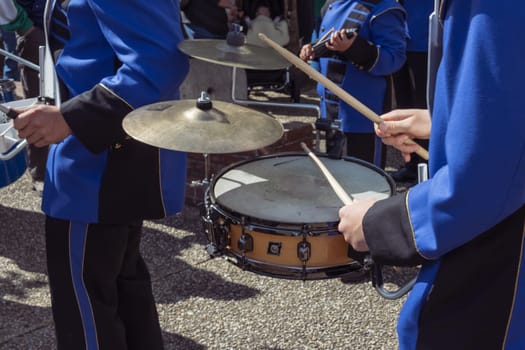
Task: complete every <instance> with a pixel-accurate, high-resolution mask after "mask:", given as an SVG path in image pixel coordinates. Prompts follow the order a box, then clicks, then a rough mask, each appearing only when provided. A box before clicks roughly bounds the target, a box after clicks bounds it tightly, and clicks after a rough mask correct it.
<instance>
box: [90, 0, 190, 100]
mask: <svg viewBox="0 0 525 350" xmlns="http://www.w3.org/2000/svg"><path fill="white" fill-rule="evenodd" d="M88 3H89V6H90V7H91V9H92V10H93V12H94V14H95V16H96V18H97V21H98V23H99V25H100V27H101V29H102V32H103V33H104V36H105V37H106V39H107V41H108V42H109V45H111V47H112V48H113V50H114V52H115V55H116V57H117V59H118V61H119V63H120V64H121V65H120V67H119V68H118V70H117V71H116V73H115V75H113V76H108V77H105V78H104V79H103V80H102V81H101V83H102V84H103V85H104V86H106V87H107V88H108V89H110V90H111V91H113V92H114V93H116V94H117V95H118V96H120V97H121V98H123V99H124V100H125V101H128V103H130V104H131V105H132V106H133V107H134V108H136V107H138V106H141V105H144V104H150V103H153V102H157V101H159V100H170V99H174V98H175V97H178V87H179V85H180V84H181V83H182V81H183V79H184V78H185V76H186V73H187V70H188V58H187V56H186V55H184V54H183V53H182V52H181V51H179V50H178V47H177V45H178V43H179V42H180V41H181V40H183V36H182V30H181V23H180V10H179V2H178V1H177V0H157V1H155V2H147V1H126V0H112V1H107V0H88ZM117 14H118V15H117ZM144 91H148V93H144Z"/></svg>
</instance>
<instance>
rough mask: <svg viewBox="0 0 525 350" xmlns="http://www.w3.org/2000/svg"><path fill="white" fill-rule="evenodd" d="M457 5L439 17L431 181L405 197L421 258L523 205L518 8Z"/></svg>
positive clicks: (485, 2) (524, 142)
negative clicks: (440, 38) (441, 19)
mask: <svg viewBox="0 0 525 350" xmlns="http://www.w3.org/2000/svg"><path fill="white" fill-rule="evenodd" d="M458 3H462V2H456V1H452V2H450V8H449V9H448V11H449V12H448V13H454V16H449V17H447V16H446V13H445V17H444V28H445V31H444V36H443V38H444V43H445V45H444V54H443V58H442V61H441V66H440V68H439V71H438V76H437V85H436V95H435V101H436V102H435V108H434V110H433V113H432V115H433V126H432V134H431V138H430V170H431V179H430V180H429V181H427V182H425V183H423V184H420V185H418V186H415V187H414V188H413V189H412V190H411V191H410V193H409V195H408V211H409V216H410V221H411V223H412V227H413V234H414V237H415V242H416V245H417V249H418V251H419V252H420V253H421V254H422V255H423V256H425V257H429V258H435V257H439V256H442V255H443V254H445V253H447V252H448V251H450V250H452V249H454V248H457V247H459V246H461V245H462V244H464V243H466V242H468V241H470V240H472V239H473V238H475V237H476V236H478V235H480V234H481V233H483V232H484V231H486V230H488V229H489V228H491V227H493V226H494V225H496V224H497V223H498V222H500V221H502V220H503V219H504V218H505V217H507V216H509V215H510V214H512V213H513V212H514V211H516V210H517V209H518V208H520V207H521V206H522V205H523V204H524V203H525V115H524V108H523V102H522V101H523V97H522V93H521V88H522V87H523V83H524V81H525V70H524V69H522V65H523V57H525V41H523V40H519V39H517V38H520V37H521V36H520V33H523V32H524V29H523V26H522V21H523V18H522V17H523V12H524V11H523V10H525V5H524V3H521V2H520V3H515V2H511V1H510V0H509V1H503V4H502V3H501V2H493V1H490V0H482V1H476V2H474V3H470V4H469V5H465V4H460V5H458ZM511 4H512V6H511ZM506 5H508V6H506ZM509 8H512V11H508V9H509Z"/></svg>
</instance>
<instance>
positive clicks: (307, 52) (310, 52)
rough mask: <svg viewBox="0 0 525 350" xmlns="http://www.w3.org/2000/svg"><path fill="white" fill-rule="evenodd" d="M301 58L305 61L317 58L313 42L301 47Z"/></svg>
mask: <svg viewBox="0 0 525 350" xmlns="http://www.w3.org/2000/svg"><path fill="white" fill-rule="evenodd" d="M299 58H300V59H302V60H303V61H305V62H308V61H311V60H314V59H315V52H314V48H313V47H312V44H306V45H304V46H303V47H302V48H301V52H299Z"/></svg>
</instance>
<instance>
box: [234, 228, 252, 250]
mask: <svg viewBox="0 0 525 350" xmlns="http://www.w3.org/2000/svg"><path fill="white" fill-rule="evenodd" d="M237 248H239V250H240V251H242V252H243V253H246V252H251V251H253V237H252V236H250V235H249V234H248V233H246V232H243V233H242V236H241V237H240V238H239V240H238V241H237Z"/></svg>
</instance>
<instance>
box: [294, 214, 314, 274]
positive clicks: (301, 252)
mask: <svg viewBox="0 0 525 350" xmlns="http://www.w3.org/2000/svg"><path fill="white" fill-rule="evenodd" d="M308 233H309V230H308V225H307V224H304V225H303V229H302V236H303V240H302V241H301V242H299V243H297V257H298V258H299V260H301V262H302V263H303V269H302V277H303V280H304V279H306V262H307V261H308V260H310V257H311V256H312V246H311V244H310V242H308V241H307V240H306V236H307V235H308Z"/></svg>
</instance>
